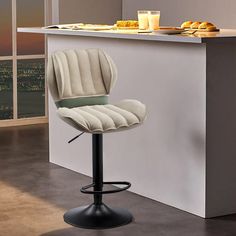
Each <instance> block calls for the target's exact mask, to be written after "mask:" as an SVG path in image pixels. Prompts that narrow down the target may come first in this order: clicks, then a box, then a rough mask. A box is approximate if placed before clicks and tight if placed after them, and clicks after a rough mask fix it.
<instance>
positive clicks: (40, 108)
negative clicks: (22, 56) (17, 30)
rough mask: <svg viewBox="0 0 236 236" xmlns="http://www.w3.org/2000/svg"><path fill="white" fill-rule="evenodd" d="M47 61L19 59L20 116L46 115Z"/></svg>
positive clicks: (18, 93)
mask: <svg viewBox="0 0 236 236" xmlns="http://www.w3.org/2000/svg"><path fill="white" fill-rule="evenodd" d="M44 78H45V61H44V59H36V60H18V61H17V95H18V96H17V97H18V99H17V100H18V118H27V117H37V116H44V115H45V105H44V102H45V86H44V81H45V80H44Z"/></svg>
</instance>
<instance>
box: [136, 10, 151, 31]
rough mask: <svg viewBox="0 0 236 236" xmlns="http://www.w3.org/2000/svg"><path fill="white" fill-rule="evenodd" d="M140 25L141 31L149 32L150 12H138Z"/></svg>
mask: <svg viewBox="0 0 236 236" xmlns="http://www.w3.org/2000/svg"><path fill="white" fill-rule="evenodd" d="M138 23H139V29H140V30H147V29H148V27H149V25H148V11H144V10H142V11H138Z"/></svg>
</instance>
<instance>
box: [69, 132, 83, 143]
mask: <svg viewBox="0 0 236 236" xmlns="http://www.w3.org/2000/svg"><path fill="white" fill-rule="evenodd" d="M82 134H84V132H82V133H80V134H79V135H77V136H75V137H74V138H72V139H71V140H69V141H68V143H72V142H73V141H75V140H76V139H77V138H79V137H80V136H81V135H82Z"/></svg>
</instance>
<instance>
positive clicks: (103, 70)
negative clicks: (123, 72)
mask: <svg viewBox="0 0 236 236" xmlns="http://www.w3.org/2000/svg"><path fill="white" fill-rule="evenodd" d="M116 79H117V70H116V66H115V64H114V62H113V61H112V59H111V58H110V57H109V56H108V55H107V54H106V53H105V52H104V51H102V50H100V49H86V50H76V49H73V50H66V51H58V52H55V53H53V54H52V55H50V57H49V62H48V74H47V81H48V85H49V89H50V92H51V95H52V97H53V99H54V101H55V104H56V106H57V107H58V110H57V112H58V115H59V117H60V118H61V119H62V120H63V121H65V122H66V123H68V124H69V125H71V126H73V127H74V128H76V129H77V130H79V131H81V132H86V133H91V134H92V148H93V183H92V184H90V185H87V186H85V187H82V188H81V192H82V193H84V194H93V196H94V202H93V203H92V204H91V205H89V206H82V207H78V208H75V209H72V210H69V211H68V212H67V213H65V215H64V220H65V222H67V223H68V224H71V225H73V226H76V227H82V228H88V229H105V228H112V227H117V226H121V225H125V224H128V223H129V222H131V221H132V215H131V214H130V213H129V211H127V210H126V209H122V208H113V207H108V206H107V205H105V204H104V203H103V202H102V196H103V194H110V193H116V192H120V191H124V190H126V189H128V188H129V187H130V186H131V184H130V183H129V182H121V181H115V182H104V181H103V133H108V132H115V131H122V130H127V129H131V128H135V127H137V126H138V125H140V124H142V123H143V121H144V120H145V118H146V107H145V105H144V104H142V103H141V102H139V101H136V100H130V99H127V100H122V101H120V102H119V103H117V104H114V105H112V104H109V103H108V95H109V94H110V92H111V89H112V88H113V86H114V84H115V82H116ZM107 184H115V185H122V186H124V187H122V188H117V189H115V190H104V189H103V185H107Z"/></svg>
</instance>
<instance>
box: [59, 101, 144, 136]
mask: <svg viewBox="0 0 236 236" xmlns="http://www.w3.org/2000/svg"><path fill="white" fill-rule="evenodd" d="M58 114H59V116H60V117H61V118H62V119H63V120H65V121H66V120H67V121H68V123H70V124H72V123H73V126H74V127H76V128H77V129H78V130H80V131H83V132H89V133H105V132H112V131H113V132H114V131H119V130H120V129H128V128H132V126H134V125H138V124H141V123H142V122H143V121H144V119H145V118H146V107H145V105H144V104H142V103H141V102H139V101H137V100H128V99H127V100H122V101H121V102H119V103H118V104H116V105H112V104H107V105H93V106H83V107H74V108H65V107H62V108H59V109H58Z"/></svg>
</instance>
